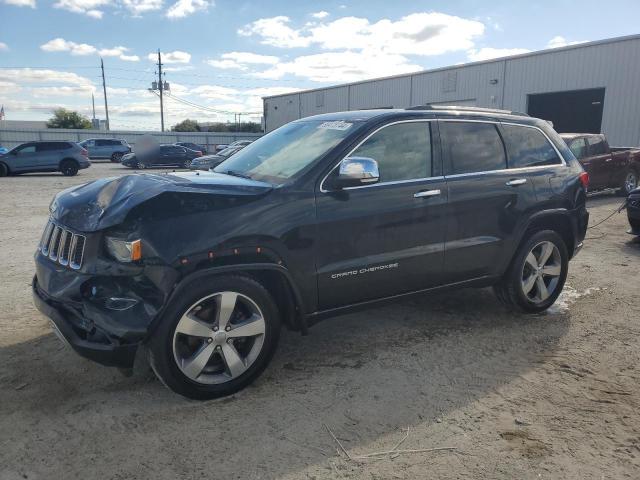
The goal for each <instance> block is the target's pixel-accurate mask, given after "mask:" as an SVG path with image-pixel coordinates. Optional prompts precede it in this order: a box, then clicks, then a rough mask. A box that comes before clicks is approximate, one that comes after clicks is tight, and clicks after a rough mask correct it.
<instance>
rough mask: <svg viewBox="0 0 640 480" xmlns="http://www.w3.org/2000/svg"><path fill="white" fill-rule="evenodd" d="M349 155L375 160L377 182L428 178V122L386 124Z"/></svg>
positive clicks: (429, 161) (429, 141)
mask: <svg viewBox="0 0 640 480" xmlns="http://www.w3.org/2000/svg"><path fill="white" fill-rule="evenodd" d="M350 156H351V157H369V158H373V159H374V160H375V161H377V162H378V168H379V170H380V181H381V182H395V181H399V180H413V179H416V178H426V177H430V176H431V132H430V125H429V123H428V122H407V123H398V124H396V125H390V126H388V127H385V128H383V129H382V130H380V131H378V132H376V133H374V134H373V135H372V136H371V137H369V138H368V139H367V140H366V141H365V142H364V143H363V144H362V145H360V146H359V147H358V148H357V149H356V150H355V151H354V152H353V153H352V154H351V155H350Z"/></svg>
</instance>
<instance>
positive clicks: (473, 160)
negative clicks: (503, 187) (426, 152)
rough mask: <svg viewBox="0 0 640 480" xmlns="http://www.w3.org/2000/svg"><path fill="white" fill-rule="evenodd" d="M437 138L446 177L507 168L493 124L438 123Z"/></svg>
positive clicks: (503, 152) (505, 158)
mask: <svg viewBox="0 0 640 480" xmlns="http://www.w3.org/2000/svg"><path fill="white" fill-rule="evenodd" d="M440 137H441V138H442V149H443V152H444V157H445V161H446V167H445V172H446V174H448V175H456V174H461V173H474V172H488V171H492V170H503V169H505V168H507V156H506V154H505V150H504V145H503V144H502V140H501V139H500V135H499V134H498V129H497V128H496V126H495V125H494V124H491V123H480V122H440Z"/></svg>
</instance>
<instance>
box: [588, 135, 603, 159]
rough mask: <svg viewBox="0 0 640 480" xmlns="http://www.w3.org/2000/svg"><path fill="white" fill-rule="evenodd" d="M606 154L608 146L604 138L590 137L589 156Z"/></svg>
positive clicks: (598, 136)
mask: <svg viewBox="0 0 640 480" xmlns="http://www.w3.org/2000/svg"><path fill="white" fill-rule="evenodd" d="M605 153H607V144H606V143H605V141H604V137H603V136H601V135H594V136H593V137H589V155H591V156H594V155H604V154H605Z"/></svg>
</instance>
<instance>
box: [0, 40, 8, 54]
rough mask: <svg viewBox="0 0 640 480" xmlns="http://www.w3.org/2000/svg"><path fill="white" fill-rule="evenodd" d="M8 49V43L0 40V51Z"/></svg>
mask: <svg viewBox="0 0 640 480" xmlns="http://www.w3.org/2000/svg"><path fill="white" fill-rule="evenodd" d="M8 51H9V45H7V44H6V43H4V42H0V52H8Z"/></svg>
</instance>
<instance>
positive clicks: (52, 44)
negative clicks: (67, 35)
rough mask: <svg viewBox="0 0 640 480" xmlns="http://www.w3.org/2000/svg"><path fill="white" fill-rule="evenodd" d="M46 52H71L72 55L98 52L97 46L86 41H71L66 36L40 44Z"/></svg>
mask: <svg viewBox="0 0 640 480" xmlns="http://www.w3.org/2000/svg"><path fill="white" fill-rule="evenodd" d="M40 49H41V50H44V51H45V52H69V53H71V55H91V54H93V53H96V52H97V49H96V47H94V46H93V45H88V44H86V43H76V42H69V41H67V40H65V39H64V38H54V39H53V40H49V41H48V42H47V43H44V44H42V45H40Z"/></svg>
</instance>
